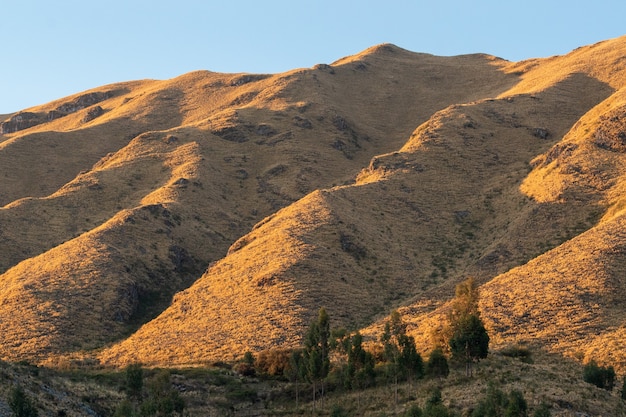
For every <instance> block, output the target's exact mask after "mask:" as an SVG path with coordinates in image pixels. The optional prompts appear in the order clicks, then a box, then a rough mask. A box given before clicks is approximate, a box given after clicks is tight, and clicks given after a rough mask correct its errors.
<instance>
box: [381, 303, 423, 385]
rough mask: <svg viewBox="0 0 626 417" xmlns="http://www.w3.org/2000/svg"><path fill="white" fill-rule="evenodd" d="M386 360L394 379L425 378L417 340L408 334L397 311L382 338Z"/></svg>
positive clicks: (386, 324) (386, 325) (392, 314)
mask: <svg viewBox="0 0 626 417" xmlns="http://www.w3.org/2000/svg"><path fill="white" fill-rule="evenodd" d="M381 340H382V342H383V349H384V358H385V360H386V361H387V363H388V365H389V368H390V370H391V372H392V374H393V375H394V378H396V379H397V378H398V377H401V378H408V379H409V380H411V379H413V378H414V377H416V378H421V377H422V376H424V363H423V360H422V357H421V356H420V354H419V353H418V352H417V348H416V346H415V339H414V338H413V337H412V336H409V335H407V334H406V324H405V323H404V322H403V321H402V317H401V316H400V313H399V312H398V311H397V310H394V311H392V312H391V316H390V318H389V321H387V323H385V329H384V332H383V335H382V337H381Z"/></svg>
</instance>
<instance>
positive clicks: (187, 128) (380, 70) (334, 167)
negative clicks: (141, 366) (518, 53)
mask: <svg viewBox="0 0 626 417" xmlns="http://www.w3.org/2000/svg"><path fill="white" fill-rule="evenodd" d="M505 64H506V63H505V62H503V61H501V60H498V59H495V58H493V57H489V56H485V55H473V56H465V57H452V58H440V57H433V56H430V55H422V54H414V53H411V52H408V51H404V50H402V49H400V48H397V47H395V46H392V45H383V46H380V47H375V48H371V49H369V50H367V51H365V52H363V53H362V54H360V55H358V56H354V57H348V58H345V59H343V60H341V61H339V62H338V63H335V64H333V65H332V66H329V65H319V66H316V67H315V68H312V69H303V70H295V71H292V72H289V73H285V74H278V75H253V74H215V73H211V72H206V71H199V72H194V73H190V74H186V75H183V76H181V77H178V78H175V79H172V80H166V81H154V80H146V81H137V82H132V83H122V84H115V85H111V86H104V87H101V88H98V89H95V90H91V91H90V92H85V93H81V94H77V95H75V96H72V97H68V98H64V99H61V100H58V101H56V102H53V103H49V104H46V105H44V106H39V107H35V108H32V109H28V110H27V111H25V112H21V113H18V114H17V115H22V116H23V118H24V119H28V118H29V117H30V119H29V120H31V121H33V123H35V122H36V123H35V124H33V125H32V126H30V127H24V125H23V124H19V123H17V121H18V120H22V119H16V118H15V117H16V115H13V116H12V117H11V118H10V119H8V120H9V122H11V121H12V122H11V123H13V124H10V125H6V126H7V127H6V129H12V128H15V129H18V128H20V129H18V130H15V131H11V132H10V133H7V134H5V135H4V136H1V139H0V160H1V161H2V164H0V177H2V178H4V180H3V181H2V182H1V183H0V198H1V202H2V204H3V207H2V208H1V209H0V226H1V227H0V230H1V232H0V233H1V234H2V238H3V243H4V245H3V251H1V252H0V271H2V272H3V274H2V275H0V299H2V300H4V301H3V302H2V303H0V317H1V326H2V329H3V331H4V332H5V333H11V334H12V336H11V337H10V343H8V342H7V343H3V344H2V345H1V346H0V356H1V357H3V358H6V359H21V358H29V359H33V358H36V359H38V360H41V359H42V358H43V357H44V356H45V355H48V354H56V353H64V352H65V353H67V352H73V351H83V350H84V349H91V348H94V347H97V346H101V345H103V344H105V343H107V342H110V341H114V340H119V339H121V338H123V337H124V336H125V335H127V334H128V333H129V332H131V331H132V330H134V329H136V327H137V326H138V325H139V324H141V323H142V322H145V321H146V320H148V319H149V318H151V317H154V316H155V315H156V314H157V313H159V312H160V311H161V310H162V309H163V308H165V306H166V305H167V303H168V302H169V300H170V297H171V296H172V294H173V293H174V292H175V291H179V290H182V289H184V288H186V287H188V286H189V285H190V284H191V283H192V282H193V281H194V280H195V279H197V278H198V277H200V276H201V275H202V271H204V270H205V269H206V268H207V266H208V265H209V263H210V262H213V261H216V260H218V259H220V258H222V257H223V256H224V255H225V254H226V252H227V249H228V247H229V246H230V245H231V244H233V243H234V242H235V241H236V240H237V239H239V238H240V237H241V236H243V235H244V234H245V233H246V232H248V231H249V230H250V229H251V228H252V226H253V225H254V224H255V223H257V222H258V221H259V220H261V219H263V218H264V217H266V216H268V215H271V214H272V213H274V212H276V210H278V209H280V208H282V207H285V206H288V205H289V204H290V203H292V202H294V201H296V200H298V199H300V198H301V197H303V196H304V195H306V194H307V193H310V192H312V191H313V190H317V189H324V188H329V187H332V186H333V185H340V184H346V183H351V182H354V178H355V176H356V175H357V174H358V172H359V171H360V170H361V169H363V167H365V166H367V165H368V164H369V161H370V159H371V158H372V157H373V156H375V155H378V154H384V153H387V152H391V151H394V150H396V149H398V148H399V147H401V146H402V145H403V144H404V142H405V141H406V138H407V137H408V136H409V135H410V132H411V131H413V130H414V129H415V127H416V126H417V125H418V124H420V123H421V122H423V121H425V120H427V119H428V117H430V116H431V115H432V114H433V113H434V112H436V111H437V110H439V109H441V108H445V107H447V106H448V105H450V104H452V103H456V102H459V101H461V102H463V101H467V100H475V99H479V98H481V97H483V96H485V95H486V96H495V95H497V94H500V93H501V92H502V91H505V90H506V89H508V88H510V87H511V86H512V85H513V84H514V83H515V81H516V80H517V76H516V75H511V74H506V73H505V72H504V71H503V69H502V68H503V67H504V66H505ZM469 83H472V85H473V86H474V87H473V88H472V89H469V90H468V89H464V88H461V87H462V86H463V85H468V84H469ZM94 101H95V102H94ZM85 103H87V104H88V105H86V106H85V107H81V106H83V105H84V104H85ZM89 103H92V104H89ZM96 106H97V107H99V108H100V109H99V110H97V109H96ZM95 110H97V111H95ZM25 113H29V115H25ZM61 113H62V114H61ZM26 116H28V117H26ZM41 149H45V152H41ZM312 267H313V268H314V267H315V264H313V266H312ZM210 270H211V269H209V271H210ZM322 281H323V278H322ZM385 297H387V296H386V295H385ZM329 299H332V297H331V298H329ZM233 302H236V299H233ZM314 304H317V303H316V300H315V299H313V300H310V301H309V304H307V305H306V307H301V308H302V309H303V311H305V313H303V315H304V316H305V317H308V314H309V313H310V310H311V309H314V308H316V306H315V305H314ZM298 308H299V307H298V306H295V307H294V311H298ZM276 309H277V310H278V308H276ZM83 310H89V312H88V313H85V314H81V312H82V311H83ZM119 312H121V313H119ZM118 313H119V314H118ZM348 319H351V320H356V321H358V322H361V321H362V320H361V319H360V318H359V317H355V315H354V312H353V311H350V313H349V314H347V315H346V320H348ZM287 321H288V322H289V323H290V324H289V326H286V327H289V329H290V332H291V333H290V336H289V337H290V339H289V340H294V339H293V337H292V336H293V334H294V331H293V329H294V328H296V327H297V326H300V325H301V318H299V317H298V316H297V315H296V314H295V313H294V318H293V319H291V318H289V319H287ZM24 323H28V325H24ZM293 323H295V324H293ZM46 329H48V330H46ZM280 337H282V335H281V336H280ZM255 346H256V345H255Z"/></svg>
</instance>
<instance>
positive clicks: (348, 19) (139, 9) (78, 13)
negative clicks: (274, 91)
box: [0, 0, 626, 114]
mask: <svg viewBox="0 0 626 417" xmlns="http://www.w3.org/2000/svg"><path fill="white" fill-rule="evenodd" d="M0 16H1V23H0V39H2V41H1V45H2V51H1V57H2V58H0V114H4V113H10V112H15V111H18V110H22V109H25V108H27V107H30V106H34V105H37V104H43V103H47V102H49V101H51V100H54V99H57V98H62V97H64V96H67V95H70V94H73V93H77V92H80V91H83V90H87V89H89V88H94V87H98V86H101V85H104V84H108V83H113V82H118V81H129V80H136V79H145V78H155V79H167V78H172V77H175V76H178V75H181V74H184V73H186V72H189V71H193V70H199V69H206V70H211V71H216V72H252V73H277V72H283V71H287V70H289V69H294V68H302V67H311V66H313V65H315V64H318V63H330V62H332V61H334V60H336V59H338V58H341V57H343V56H346V55H351V54H355V53H358V52H360V51H362V50H363V49H365V48H367V47H369V46H372V45H376V44H380V43H384V42H389V43H393V44H395V45H398V46H400V47H402V48H405V49H409V50H411V51H415V52H426V53H431V54H435V55H458V54H465V53H474V52H483V53H489V54H493V55H496V56H499V57H502V58H505V59H508V60H511V61H519V60H522V59H526V58H534V57H546V56H551V55H561V54H565V53H567V52H569V51H571V50H572V49H574V48H576V47H578V46H583V45H587V44H591V43H595V42H598V41H601V40H605V39H610V38H615V37H618V36H622V35H624V34H626V25H625V24H624V16H626V2H624V1H623V0H610V1H608V0H595V1H592V2H590V1H580V0H570V1H567V2H563V1H561V0H540V1H539V0H537V1H536V0H525V1H515V2H509V1H502V0H493V1H491V0H485V1H473V2H472V1H461V0H455V1H453V0H436V1H422V0H412V1H409V0H380V1H369V0H360V1H349V0H335V1H328V0H310V1H300V0H239V1H237V0H223V1H221V2H216V1H212V0H202V1H201V0H177V1H162V0H146V1H144V0H107V1H97V0H96V1H85V0H80V1H75V0H66V1H64V0H58V1H54V2H53V1H49V0H20V1H7V2H3V4H2V5H1V6H0Z"/></svg>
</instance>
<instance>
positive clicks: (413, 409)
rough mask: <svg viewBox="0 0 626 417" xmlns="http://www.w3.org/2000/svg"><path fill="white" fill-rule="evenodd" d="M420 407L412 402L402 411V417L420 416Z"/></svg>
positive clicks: (421, 414)
mask: <svg viewBox="0 0 626 417" xmlns="http://www.w3.org/2000/svg"><path fill="white" fill-rule="evenodd" d="M422 416H423V413H422V409H421V408H419V406H418V405H417V404H413V405H412V406H410V407H409V408H407V410H406V411H405V412H404V417H422Z"/></svg>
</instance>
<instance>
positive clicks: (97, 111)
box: [83, 106, 104, 123]
mask: <svg viewBox="0 0 626 417" xmlns="http://www.w3.org/2000/svg"><path fill="white" fill-rule="evenodd" d="M103 114H104V110H103V109H102V107H100V106H94V107H92V108H90V109H89V110H87V114H85V116H84V117H83V123H87V122H90V121H92V120H93V119H95V118H96V117H99V116H102V115H103Z"/></svg>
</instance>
